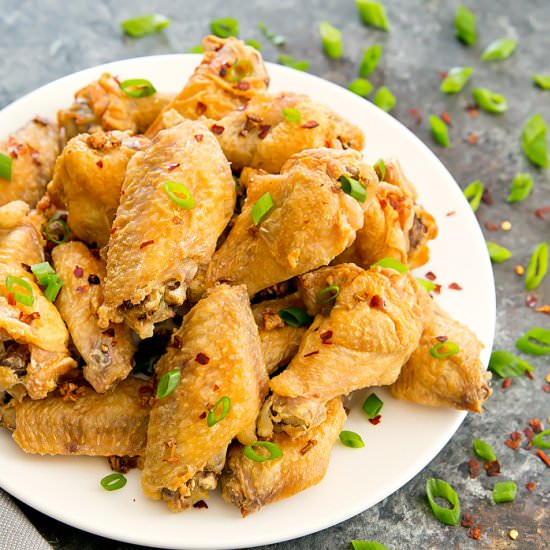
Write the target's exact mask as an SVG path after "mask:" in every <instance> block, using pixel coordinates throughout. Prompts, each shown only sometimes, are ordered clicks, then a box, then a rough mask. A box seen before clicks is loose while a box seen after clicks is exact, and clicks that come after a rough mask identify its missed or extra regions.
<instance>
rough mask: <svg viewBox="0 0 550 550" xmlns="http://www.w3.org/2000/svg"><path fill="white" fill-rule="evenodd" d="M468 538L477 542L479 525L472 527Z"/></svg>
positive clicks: (479, 532) (479, 535)
mask: <svg viewBox="0 0 550 550" xmlns="http://www.w3.org/2000/svg"><path fill="white" fill-rule="evenodd" d="M468 536H469V537H470V538H471V539H474V540H479V539H481V525H479V524H478V525H474V526H473V527H472V528H471V529H470V530H469V531H468Z"/></svg>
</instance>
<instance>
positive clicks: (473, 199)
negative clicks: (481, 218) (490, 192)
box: [464, 180, 484, 212]
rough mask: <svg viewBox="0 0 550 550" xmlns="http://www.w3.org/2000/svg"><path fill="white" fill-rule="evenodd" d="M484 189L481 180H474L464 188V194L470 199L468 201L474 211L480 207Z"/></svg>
mask: <svg viewBox="0 0 550 550" xmlns="http://www.w3.org/2000/svg"><path fill="white" fill-rule="evenodd" d="M483 189H484V186H483V183H481V182H480V181H479V180H474V181H473V182H472V183H470V184H469V185H467V186H466V188H465V189H464V196H465V197H466V198H467V199H468V202H469V203H470V206H471V207H472V210H473V211H474V212H477V209H478V208H479V203H480V202H481V198H482V197H483Z"/></svg>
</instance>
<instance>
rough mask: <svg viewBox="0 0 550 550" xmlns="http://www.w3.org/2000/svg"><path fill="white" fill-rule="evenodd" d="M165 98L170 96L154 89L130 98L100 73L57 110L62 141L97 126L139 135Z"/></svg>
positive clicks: (117, 85) (110, 79) (158, 110)
mask: <svg viewBox="0 0 550 550" xmlns="http://www.w3.org/2000/svg"><path fill="white" fill-rule="evenodd" d="M169 101H170V97H168V96H166V95H164V94H160V93H158V92H156V93H154V94H152V95H150V96H147V97H140V98H134V97H130V96H128V95H126V94H125V93H124V92H123V91H122V89H121V88H120V82H119V81H118V79H117V78H115V77H114V76H111V75H110V74H109V73H104V74H102V75H101V76H100V78H99V79H98V80H94V82H91V83H90V84H88V85H87V86H85V87H84V88H82V89H80V90H78V92H76V94H75V97H74V103H73V104H72V105H71V106H70V107H69V108H68V109H62V110H60V111H59V112H58V113H57V119H58V122H59V126H60V127H61V128H62V129H63V131H64V134H65V135H64V137H65V140H66V141H68V140H69V139H71V138H73V137H74V136H76V135H77V134H80V133H82V132H90V131H91V130H93V129H98V128H99V129H103V130H129V131H130V132H132V133H134V134H142V133H143V132H145V130H146V129H147V128H148V127H149V126H150V124H151V123H152V122H153V120H155V118H156V117H157V115H158V114H159V113H160V111H161V110H162V108H163V107H165V106H166V105H167V104H168V102H169Z"/></svg>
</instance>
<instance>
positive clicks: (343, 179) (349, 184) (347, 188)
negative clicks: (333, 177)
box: [338, 175, 367, 202]
mask: <svg viewBox="0 0 550 550" xmlns="http://www.w3.org/2000/svg"><path fill="white" fill-rule="evenodd" d="M338 181H339V182H340V185H341V186H342V191H343V192H344V193H346V195H350V196H351V197H353V198H354V199H355V200H356V201H358V202H365V200H366V199H367V189H366V187H365V186H364V185H363V184H362V183H360V182H358V181H357V180H356V179H353V178H350V177H349V176H346V175H342V176H340V177H339V178H338Z"/></svg>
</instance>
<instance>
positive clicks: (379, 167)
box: [374, 159, 386, 181]
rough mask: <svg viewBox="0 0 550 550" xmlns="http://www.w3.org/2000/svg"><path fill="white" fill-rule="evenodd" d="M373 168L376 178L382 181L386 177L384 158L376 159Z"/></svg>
mask: <svg viewBox="0 0 550 550" xmlns="http://www.w3.org/2000/svg"><path fill="white" fill-rule="evenodd" d="M374 170H375V171H376V174H377V175H378V179H379V180H380V181H384V179H385V178H386V163H385V162H384V159H378V160H377V161H376V163H375V165H374Z"/></svg>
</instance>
